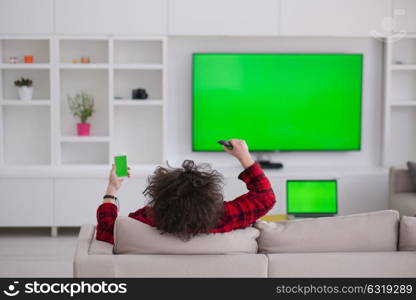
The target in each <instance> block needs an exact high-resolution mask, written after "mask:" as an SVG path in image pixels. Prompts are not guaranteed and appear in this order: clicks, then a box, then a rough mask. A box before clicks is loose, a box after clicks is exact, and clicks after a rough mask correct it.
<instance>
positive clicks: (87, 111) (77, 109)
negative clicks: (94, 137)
mask: <svg viewBox="0 0 416 300" xmlns="http://www.w3.org/2000/svg"><path fill="white" fill-rule="evenodd" d="M67 98H68V104H69V109H70V110H71V112H72V114H73V115H74V117H78V118H79V119H80V123H78V124H77V133H78V136H89V135H90V128H91V124H89V123H87V119H88V118H89V117H91V116H92V114H93V112H95V109H94V97H93V96H92V95H90V94H88V93H87V92H84V91H82V92H80V93H78V94H76V95H75V96H74V97H72V96H70V95H68V96H67Z"/></svg>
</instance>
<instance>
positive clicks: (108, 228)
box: [97, 163, 276, 244]
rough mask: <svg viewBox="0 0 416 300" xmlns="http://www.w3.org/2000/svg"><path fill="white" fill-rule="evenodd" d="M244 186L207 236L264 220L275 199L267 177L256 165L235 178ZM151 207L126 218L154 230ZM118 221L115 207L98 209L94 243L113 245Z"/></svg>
mask: <svg viewBox="0 0 416 300" xmlns="http://www.w3.org/2000/svg"><path fill="white" fill-rule="evenodd" d="M238 178H239V179H241V180H242V181H244V182H245V183H246V185H247V189H248V192H247V193H246V194H244V195H241V196H240V197H238V198H236V199H234V200H233V201H228V202H226V201H225V202H224V215H223V217H222V218H221V220H220V222H219V224H218V226H217V227H216V228H214V229H212V230H210V231H209V232H210V233H218V232H228V231H232V230H234V229H238V228H245V227H247V226H250V225H251V224H253V223H254V222H255V221H256V220H257V219H258V218H260V217H262V216H264V215H265V214H266V213H267V212H268V211H269V210H270V209H271V208H272V207H273V205H274V204H275V202H276V200H275V196H274V193H273V190H272V187H271V185H270V182H269V180H268V179H267V177H266V175H264V172H263V170H262V169H261V167H260V166H259V164H257V163H255V164H253V165H252V166H250V167H249V168H247V169H245V170H244V171H243V172H241V173H240V175H239V176H238ZM149 209H151V207H150V206H145V207H143V208H140V209H138V210H137V211H135V212H132V213H130V214H129V217H130V218H133V219H136V220H138V221H140V222H143V223H146V224H148V225H150V226H153V227H155V226H156V225H155V224H154V223H153V222H152V220H151V219H150V218H149V216H148V211H149ZM116 218H117V206H115V205H114V204H112V203H103V204H101V205H100V206H99V207H98V209H97V222H98V224H97V240H100V241H105V242H108V243H111V244H113V243H114V237H113V230H114V222H115V220H116Z"/></svg>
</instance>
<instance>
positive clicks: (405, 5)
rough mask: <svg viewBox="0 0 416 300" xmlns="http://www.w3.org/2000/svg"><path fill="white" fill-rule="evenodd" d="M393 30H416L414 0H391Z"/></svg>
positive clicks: (413, 31) (415, 2) (415, 6)
mask: <svg viewBox="0 0 416 300" xmlns="http://www.w3.org/2000/svg"><path fill="white" fill-rule="evenodd" d="M393 16H394V20H395V21H396V27H395V28H394V30H395V31H402V30H403V31H405V32H412V33H415V32H416V1H414V0H393Z"/></svg>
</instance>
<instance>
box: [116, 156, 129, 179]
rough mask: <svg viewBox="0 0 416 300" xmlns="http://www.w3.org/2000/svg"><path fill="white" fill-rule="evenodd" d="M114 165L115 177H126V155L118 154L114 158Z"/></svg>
mask: <svg viewBox="0 0 416 300" xmlns="http://www.w3.org/2000/svg"><path fill="white" fill-rule="evenodd" d="M114 164H115V166H116V175H117V177H127V176H128V167H127V155H126V154H125V153H119V154H116V155H115V156H114Z"/></svg>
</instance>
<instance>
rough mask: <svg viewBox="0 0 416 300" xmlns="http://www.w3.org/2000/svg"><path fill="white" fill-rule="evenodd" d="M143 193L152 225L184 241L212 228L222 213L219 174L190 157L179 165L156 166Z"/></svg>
mask: <svg viewBox="0 0 416 300" xmlns="http://www.w3.org/2000/svg"><path fill="white" fill-rule="evenodd" d="M143 194H144V195H145V196H146V197H147V198H148V199H149V200H150V201H149V206H150V207H151V209H150V216H151V218H152V220H153V222H154V223H155V225H156V227H157V228H158V229H159V230H160V231H161V232H162V233H170V234H173V235H175V236H177V237H179V238H181V239H182V240H184V241H187V240H189V239H191V238H192V237H193V236H194V235H197V234H199V233H207V232H208V231H209V230H211V229H213V228H215V227H216V226H217V225H218V222H219V220H220V219H221V217H222V216H223V214H224V204H223V200H224V196H223V177H222V175H221V174H220V173H219V172H217V171H215V170H212V169H211V168H210V166H209V165H207V164H201V165H197V164H195V163H194V162H193V161H192V160H185V161H184V162H183V163H182V168H172V167H169V168H164V167H158V168H157V169H156V170H155V172H154V173H153V175H151V176H149V178H148V186H147V187H146V189H145V190H144V192H143Z"/></svg>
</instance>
